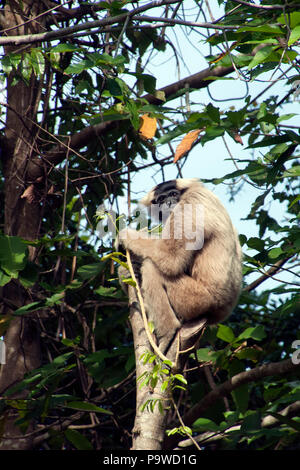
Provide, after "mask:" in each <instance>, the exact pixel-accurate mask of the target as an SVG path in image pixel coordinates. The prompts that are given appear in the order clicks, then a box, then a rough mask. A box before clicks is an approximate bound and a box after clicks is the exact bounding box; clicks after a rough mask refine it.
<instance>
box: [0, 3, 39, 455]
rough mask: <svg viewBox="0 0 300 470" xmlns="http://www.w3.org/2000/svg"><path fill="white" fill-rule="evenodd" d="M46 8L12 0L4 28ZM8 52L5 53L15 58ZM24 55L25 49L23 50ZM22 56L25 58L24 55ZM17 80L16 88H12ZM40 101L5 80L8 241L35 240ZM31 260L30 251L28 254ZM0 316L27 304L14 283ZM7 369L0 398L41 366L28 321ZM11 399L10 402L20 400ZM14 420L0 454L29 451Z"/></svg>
mask: <svg viewBox="0 0 300 470" xmlns="http://www.w3.org/2000/svg"><path fill="white" fill-rule="evenodd" d="M43 8H44V4H43V2H39V1H36V0H35V1H30V0H24V1H23V2H19V1H15V0H11V1H10V2H9V3H7V4H6V6H5V8H4V10H3V13H2V15H1V24H2V27H3V28H11V27H13V26H16V25H19V24H20V25H22V24H23V23H24V21H27V20H28V19H29V18H33V17H35V16H36V15H37V14H39V13H40V12H41V11H42V9H43ZM40 29H41V23H38V22H34V21H33V22H27V23H26V24H25V25H24V24H23V25H22V26H19V27H18V28H17V29H14V30H13V31H11V32H10V31H9V32H8V34H10V33H11V34H15V33H16V31H18V33H19V34H28V33H34V32H37V31H40ZM14 50H15V48H14V47H12V46H7V47H6V48H5V53H6V54H8V53H11V52H14ZM27 51H28V49H27ZM23 53H24V52H23ZM16 79H19V81H18V82H17V84H14V82H15V81H16ZM39 98H40V84H39V81H38V79H37V78H36V77H35V76H34V75H32V76H31V78H30V80H29V83H26V82H25V81H24V80H23V79H22V78H21V77H19V76H18V72H17V71H13V72H11V73H10V75H9V77H8V79H7V103H8V108H7V115H6V131H5V137H4V139H3V141H2V142H1V144H2V150H3V155H2V164H3V172H4V177H5V208H4V211H5V227H4V231H5V233H6V234H7V235H13V236H20V237H23V238H24V239H27V240H34V239H36V238H37V237H38V235H39V229H40V220H41V205H40V203H39V201H36V202H32V203H29V202H28V200H27V199H26V198H22V197H21V196H22V194H23V192H24V190H25V188H26V186H27V184H28V182H29V181H28V176H27V173H28V165H29V163H30V161H31V160H32V159H34V157H35V139H36V126H35V121H36V113H37V107H38V104H39ZM30 258H31V259H33V258H34V251H33V250H32V249H31V250H30ZM1 296H2V300H3V306H4V307H3V310H2V313H4V314H6V315H7V314H10V313H12V309H11V306H14V307H15V308H18V307H20V306H22V305H24V304H25V303H26V302H28V301H29V299H28V298H27V294H26V291H25V290H24V289H23V288H22V286H21V285H20V284H19V283H18V282H17V281H15V280H14V281H12V282H10V283H9V284H8V285H6V286H5V287H4V288H3V289H2V292H1ZM5 344H6V354H7V356H6V364H5V365H3V366H2V367H1V371H0V393H1V394H2V393H3V392H4V391H5V390H6V389H7V388H9V387H10V386H11V385H13V384H15V383H17V382H18V381H19V380H21V379H22V378H23V376H24V374H25V373H26V372H28V371H30V370H32V369H34V368H36V367H37V366H38V365H39V363H40V350H39V340H38V332H37V331H36V328H35V323H33V322H32V321H31V320H30V319H21V318H12V319H11V321H10V325H9V328H8V331H7V333H6V335H5ZM21 397H22V395H17V396H16V395H15V396H14V398H21ZM17 417H18V416H16V415H15V414H14V413H13V412H9V413H8V414H7V415H6V416H5V426H4V437H3V438H2V439H1V443H0V449H2V450H5V449H19V450H21V449H29V448H30V447H31V441H30V440H29V439H24V438H22V434H21V433H20V430H19V428H18V427H16V426H15V425H14V421H15V419H16V418H17Z"/></svg>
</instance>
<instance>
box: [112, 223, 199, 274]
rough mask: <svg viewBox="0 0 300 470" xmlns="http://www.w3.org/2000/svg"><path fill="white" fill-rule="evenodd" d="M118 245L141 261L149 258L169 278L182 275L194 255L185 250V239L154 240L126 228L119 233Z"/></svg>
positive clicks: (142, 233)
mask: <svg viewBox="0 0 300 470" xmlns="http://www.w3.org/2000/svg"><path fill="white" fill-rule="evenodd" d="M119 243H120V244H122V245H123V246H124V248H125V249H126V248H127V249H128V250H129V251H131V252H132V253H134V254H135V255H137V256H140V257H141V258H142V259H146V258H150V259H151V260H152V261H153V263H154V264H155V265H156V267H157V268H158V269H159V271H161V272H162V273H164V275H166V276H170V277H175V276H179V275H181V274H183V273H184V272H185V270H186V269H188V267H189V266H190V265H191V263H192V259H193V257H194V253H195V252H194V251H193V250H187V249H186V246H185V239H181V240H173V239H161V238H159V239H156V238H153V236H151V237H150V236H149V235H147V234H146V233H145V232H138V231H136V230H132V229H128V228H127V229H124V230H122V231H121V232H120V234H119Z"/></svg>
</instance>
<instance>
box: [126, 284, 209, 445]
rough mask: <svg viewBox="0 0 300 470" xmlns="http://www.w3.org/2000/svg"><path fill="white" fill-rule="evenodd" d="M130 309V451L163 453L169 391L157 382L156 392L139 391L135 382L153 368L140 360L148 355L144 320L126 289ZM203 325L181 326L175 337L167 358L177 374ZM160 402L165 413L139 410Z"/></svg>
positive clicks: (203, 321) (132, 293) (132, 291)
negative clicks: (133, 373)
mask: <svg viewBox="0 0 300 470" xmlns="http://www.w3.org/2000/svg"><path fill="white" fill-rule="evenodd" d="M128 293H129V305H130V323H131V327H132V331H133V341H134V349H135V358H136V415H135V422H134V427H133V430H132V450H161V449H163V445H164V440H165V433H166V424H167V419H168V409H169V407H170V406H171V393H172V392H171V390H169V388H166V389H165V390H164V391H161V385H162V383H161V382H160V381H158V383H157V385H156V387H155V388H153V389H152V388H151V387H150V386H148V385H144V386H143V387H140V383H139V381H138V379H139V377H141V376H142V374H143V373H144V372H151V370H152V369H153V364H149V363H147V364H144V363H143V361H142V360H141V355H142V354H144V353H145V352H147V351H151V345H150V343H149V340H148V337H147V334H146V330H145V327H144V322H143V318H142V315H141V312H140V309H139V303H138V300H137V296H136V291H135V289H134V288H133V287H130V286H129V289H128ZM205 325H206V319H205V318H202V319H200V320H197V321H195V322H190V323H188V324H186V325H183V327H182V328H181V330H180V331H179V332H178V335H177V336H176V337H175V339H174V341H173V343H172V345H171V347H170V349H169V351H168V354H167V357H168V359H169V360H170V361H172V362H173V363H174V364H175V361H176V359H177V364H176V366H177V368H176V372H177V373H180V372H182V370H183V367H184V364H185V361H186V359H187V357H188V355H189V354H190V348H192V347H193V346H195V344H196V343H197V340H198V339H199V336H200V333H201V331H202V329H203V328H204V327H205ZM178 337H179V339H180V341H179V348H180V351H182V353H181V354H179V356H178ZM156 399H158V400H161V402H162V403H163V408H164V412H163V413H161V412H160V411H159V407H158V405H157V404H156V405H155V407H154V410H153V411H151V410H149V409H148V408H145V409H144V410H141V407H142V406H143V405H144V404H145V403H146V402H147V401H148V400H156Z"/></svg>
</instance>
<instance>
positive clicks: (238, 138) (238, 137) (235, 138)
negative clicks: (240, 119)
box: [233, 132, 244, 145]
mask: <svg viewBox="0 0 300 470" xmlns="http://www.w3.org/2000/svg"><path fill="white" fill-rule="evenodd" d="M233 138H234V140H235V141H236V142H237V143H238V144H242V145H244V143H243V140H242V138H241V136H240V134H239V133H238V132H235V133H234V134H233Z"/></svg>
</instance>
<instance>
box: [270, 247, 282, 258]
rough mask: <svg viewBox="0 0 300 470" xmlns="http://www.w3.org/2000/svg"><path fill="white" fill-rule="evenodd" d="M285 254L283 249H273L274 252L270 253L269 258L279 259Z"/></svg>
mask: <svg viewBox="0 0 300 470" xmlns="http://www.w3.org/2000/svg"><path fill="white" fill-rule="evenodd" d="M282 253H283V251H282V249H281V248H280V247H278V248H272V250H270V251H269V253H268V255H269V258H272V259H273V258H278V256H280V255H281V254H282Z"/></svg>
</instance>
